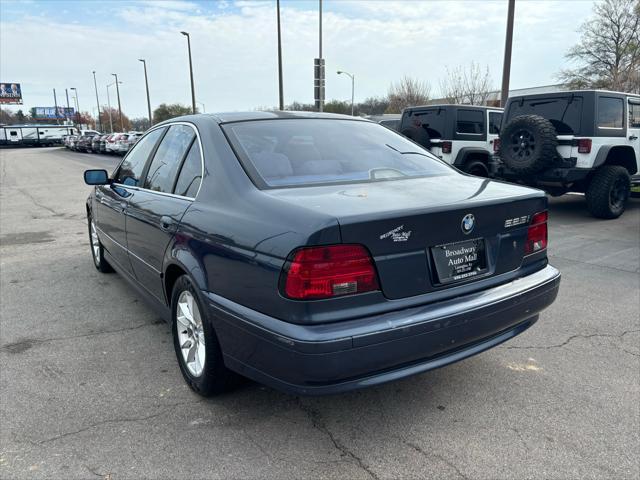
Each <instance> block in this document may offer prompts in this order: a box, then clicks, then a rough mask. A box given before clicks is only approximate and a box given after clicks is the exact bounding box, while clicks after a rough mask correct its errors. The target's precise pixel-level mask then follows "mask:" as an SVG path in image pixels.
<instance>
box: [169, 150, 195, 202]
mask: <svg viewBox="0 0 640 480" xmlns="http://www.w3.org/2000/svg"><path fill="white" fill-rule="evenodd" d="M201 181H202V159H201V156H200V144H199V143H198V142H193V145H191V149H189V153H188V154H187V158H185V160H184V163H183V164H182V169H181V170H180V174H179V175H178V181H177V182H176V188H175V189H174V191H173V193H175V194H176V195H182V196H183V197H191V198H195V196H196V193H198V189H199V188H200V182H201Z"/></svg>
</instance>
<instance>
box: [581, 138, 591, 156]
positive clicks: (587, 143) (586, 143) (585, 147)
mask: <svg viewBox="0 0 640 480" xmlns="http://www.w3.org/2000/svg"><path fill="white" fill-rule="evenodd" d="M591 143H592V142H591V139H590V138H581V139H579V140H578V153H591Z"/></svg>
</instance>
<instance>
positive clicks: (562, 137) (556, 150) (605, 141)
mask: <svg viewBox="0 0 640 480" xmlns="http://www.w3.org/2000/svg"><path fill="white" fill-rule="evenodd" d="M639 137H640V95H635V94H629V93H619V92H609V91H600V90H579V91H569V92H566V91H562V92H556V93H545V94H536V95H524V96H518V97H511V98H509V100H508V101H507V105H506V108H505V112H504V117H503V122H502V126H501V132H500V139H499V141H498V143H497V144H496V147H497V151H498V153H497V154H496V155H494V157H493V160H492V163H491V176H492V177H496V178H502V179H505V180H509V181H512V182H517V183H522V184H526V185H531V186H535V187H538V188H541V189H543V190H545V191H547V192H548V193H549V194H551V195H554V196H556V195H562V194H564V193H567V192H581V193H584V194H585V197H586V201H587V208H588V210H589V212H591V214H592V215H594V216H595V217H598V218H617V217H619V216H620V215H622V213H623V212H624V210H625V208H626V204H627V200H628V198H629V195H630V191H631V186H632V184H633V186H634V189H635V188H637V186H638V185H640V176H639V175H638V172H639V171H640V140H639Z"/></svg>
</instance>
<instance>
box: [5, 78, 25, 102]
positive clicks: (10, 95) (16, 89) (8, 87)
mask: <svg viewBox="0 0 640 480" xmlns="http://www.w3.org/2000/svg"><path fill="white" fill-rule="evenodd" d="M0 104H4V105H22V89H21V88H20V84H19V83H0Z"/></svg>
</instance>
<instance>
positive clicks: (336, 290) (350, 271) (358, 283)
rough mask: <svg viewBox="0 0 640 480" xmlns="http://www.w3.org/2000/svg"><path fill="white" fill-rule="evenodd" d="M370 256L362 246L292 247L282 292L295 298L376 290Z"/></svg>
mask: <svg viewBox="0 0 640 480" xmlns="http://www.w3.org/2000/svg"><path fill="white" fill-rule="evenodd" d="M379 288H380V287H379V286H378V276H377V275H376V271H375V268H374V267H373V259H372V258H371V255H369V252H368V251H367V249H366V248H364V247H363V246H362V245H330V246H326V247H308V248H301V249H299V250H296V251H295V252H294V253H293V254H292V259H291V261H290V262H288V264H287V265H286V266H285V270H284V294H285V295H286V296H287V297H289V298H293V299H296V300H312V299H316V300H317V299H321V298H332V297H339V296H342V295H353V294H356V293H363V292H371V291H373V290H379Z"/></svg>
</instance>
